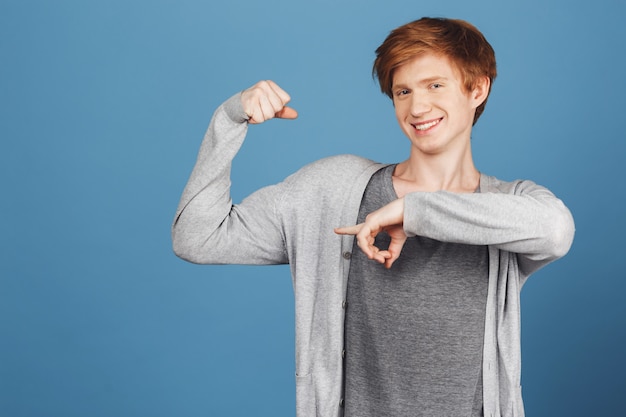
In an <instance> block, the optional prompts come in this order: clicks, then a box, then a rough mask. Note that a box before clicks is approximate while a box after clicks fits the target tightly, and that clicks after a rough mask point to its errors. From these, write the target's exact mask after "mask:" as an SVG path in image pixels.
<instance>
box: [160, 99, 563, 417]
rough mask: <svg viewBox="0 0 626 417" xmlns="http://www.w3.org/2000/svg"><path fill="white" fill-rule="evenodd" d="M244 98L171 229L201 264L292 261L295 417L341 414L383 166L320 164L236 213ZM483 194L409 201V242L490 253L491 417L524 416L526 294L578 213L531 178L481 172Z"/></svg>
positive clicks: (216, 122) (486, 369) (218, 134)
mask: <svg viewBox="0 0 626 417" xmlns="http://www.w3.org/2000/svg"><path fill="white" fill-rule="evenodd" d="M247 128H248V124H247V117H246V114H245V113H244V111H243V109H242V106H241V99H240V94H237V95H235V96H233V97H231V98H230V99H229V100H227V101H226V102H225V103H223V104H222V105H221V106H220V107H219V108H218V109H217V110H216V112H215V114H214V116H213V119H212V120H211V123H210V126H209V129H208V131H207V133H206V135H205V137H204V140H203V143H202V145H201V147H200V151H199V154H198V159H197V162H196V165H195V167H194V169H193V172H192V173H191V177H190V178H189V181H188V183H187V185H186V187H185V189H184V191H183V195H182V197H181V200H180V204H179V207H178V210H177V213H176V216H175V219H174V223H173V226H172V240H173V248H174V252H175V253H176V254H177V255H178V256H179V257H181V258H183V259H185V260H187V261H190V262H194V263H202V264H283V263H289V264H290V268H291V274H292V279H293V286H294V294H295V314H296V408H297V416H298V417H314V416H316V417H331V416H341V415H342V414H343V409H342V393H343V388H342V378H343V375H342V369H343V366H342V350H343V340H344V338H343V331H344V307H345V303H344V300H345V297H346V284H347V278H348V270H349V267H350V256H351V251H352V244H353V238H352V237H351V236H338V235H336V234H335V233H334V232H333V227H336V226H343V225H351V224H354V223H355V221H356V218H357V213H358V210H359V206H360V203H361V197H362V195H363V192H364V189H365V187H366V185H367V183H368V181H369V179H370V177H371V175H372V174H373V173H374V172H376V171H377V170H379V169H380V168H382V167H383V166H384V165H382V164H378V163H375V162H372V161H369V160H366V159H363V158H360V157H357V156H352V155H341V156H335V157H330V158H326V159H322V160H320V161H317V162H314V163H312V164H310V165H307V166H305V167H304V168H302V169H300V170H299V171H297V172H296V173H295V174H293V175H291V176H289V177H288V178H287V179H285V180H284V181H283V182H281V183H279V184H276V185H272V186H269V187H265V188H262V189H260V190H258V191H256V192H254V193H253V194H251V195H250V196H249V197H247V198H246V199H244V200H243V201H242V202H241V204H237V205H233V204H232V200H231V198H230V169H231V162H232V160H233V158H234V157H235V155H236V153H237V151H238V150H239V148H240V146H241V144H242V143H243V140H244V138H245V136H246V133H247ZM480 187H481V193H479V194H456V193H448V192H433V193H411V194H408V195H406V197H405V219H404V228H405V230H406V232H407V234H408V235H409V236H414V235H421V236H426V237H430V238H433V239H437V240H441V241H450V242H459V243H469V244H480V245H488V246H489V289H488V295H487V308H486V317H485V340H484V353H483V384H484V386H483V400H484V415H485V416H487V417H496V416H503V417H513V416H515V417H521V416H523V415H524V407H523V403H522V398H521V388H520V373H521V350H520V290H521V287H522V285H523V283H524V282H525V280H526V279H527V278H528V276H529V275H530V274H531V273H532V272H534V271H536V270H537V269H539V268H540V267H542V266H544V265H546V264H547V263H549V262H551V261H553V260H555V259H557V258H559V257H561V256H563V255H565V253H567V251H568V250H569V248H570V245H571V243H572V240H573V236H574V223H573V219H572V216H571V214H570V212H569V210H568V209H567V208H566V207H565V205H564V204H563V203H562V202H561V201H560V200H559V199H557V198H556V197H555V196H554V195H553V194H552V193H551V192H550V191H548V190H547V189H545V188H543V187H541V186H538V185H536V184H534V183H533V182H531V181H514V182H503V181H499V180H497V179H496V178H494V177H490V176H487V175H481V178H480Z"/></svg>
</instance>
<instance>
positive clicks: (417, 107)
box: [410, 92, 432, 117]
mask: <svg viewBox="0 0 626 417" xmlns="http://www.w3.org/2000/svg"><path fill="white" fill-rule="evenodd" d="M431 108H432V106H431V104H430V101H429V100H428V98H427V96H426V95H425V94H419V93H417V92H413V94H412V95H411V108H410V111H411V116H413V117H419V116H421V115H423V114H426V113H428V112H429V111H430V110H431Z"/></svg>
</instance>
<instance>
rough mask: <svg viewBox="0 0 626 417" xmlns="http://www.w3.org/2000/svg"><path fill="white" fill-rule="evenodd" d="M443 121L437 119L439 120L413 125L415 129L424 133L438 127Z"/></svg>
mask: <svg viewBox="0 0 626 417" xmlns="http://www.w3.org/2000/svg"><path fill="white" fill-rule="evenodd" d="M441 120H442V119H437V120H433V121H430V122H426V123H420V124H416V125H413V127H414V128H415V129H417V130H420V131H424V130H428V129H430V128H431V127H433V126H436V125H438V124H439V122H440V121H441Z"/></svg>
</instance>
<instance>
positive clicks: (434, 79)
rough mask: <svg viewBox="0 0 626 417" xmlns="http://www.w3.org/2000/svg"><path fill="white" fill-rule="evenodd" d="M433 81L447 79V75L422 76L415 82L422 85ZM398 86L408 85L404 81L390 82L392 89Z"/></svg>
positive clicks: (405, 86) (404, 86)
mask: <svg viewBox="0 0 626 417" xmlns="http://www.w3.org/2000/svg"><path fill="white" fill-rule="evenodd" d="M435 81H448V78H447V77H442V76H438V75H435V76H432V77H428V78H424V79H422V80H419V81H418V82H417V83H418V84H420V85H424V84H430V83H433V82H435ZM400 87H402V88H407V87H408V85H406V84H405V83H398V84H392V85H391V88H392V89H395V88H400Z"/></svg>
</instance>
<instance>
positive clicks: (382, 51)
mask: <svg viewBox="0 0 626 417" xmlns="http://www.w3.org/2000/svg"><path fill="white" fill-rule="evenodd" d="M426 53H432V54H435V55H440V56H445V57H447V58H448V59H449V60H450V62H451V63H452V65H453V66H455V67H456V69H457V70H458V71H459V72H460V74H461V80H462V82H463V85H464V87H465V89H466V90H467V92H468V93H469V92H471V91H472V90H473V89H474V88H475V87H476V83H477V82H478V79H479V78H481V77H485V76H486V77H489V91H488V94H487V98H488V97H489V93H490V92H491V85H492V84H493V81H494V79H495V78H496V74H497V72H496V56H495V53H494V51H493V48H492V47H491V45H490V44H489V42H487V39H485V37H484V36H483V34H482V33H480V31H479V30H478V29H476V27H474V26H473V25H471V24H470V23H468V22H465V21H463V20H457V19H445V18H430V17H424V18H421V19H419V20H416V21H414V22H411V23H407V24H405V25H403V26H400V27H398V28H396V29H394V30H393V31H392V32H391V33H390V34H389V36H387V38H386V39H385V41H384V42H383V43H382V44H381V45H380V46H379V47H378V49H376V60H375V61H374V68H373V71H372V73H373V75H374V76H375V77H377V78H378V82H379V83H380V89H381V91H382V92H383V93H384V94H386V95H387V96H389V97H390V98H393V94H392V91H391V86H392V83H393V75H394V71H395V70H396V69H397V68H398V67H400V66H402V65H403V64H405V63H407V62H408V61H410V60H412V59H414V58H416V57H418V56H420V55H423V54H426ZM487 98H485V101H483V103H482V104H481V105H480V106H478V108H476V114H475V115H474V124H475V123H476V121H477V120H478V118H479V117H480V115H481V114H482V112H483V110H484V109H485V105H486V104H487Z"/></svg>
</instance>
